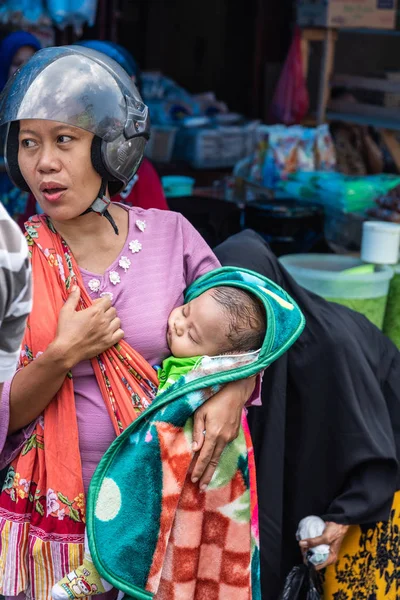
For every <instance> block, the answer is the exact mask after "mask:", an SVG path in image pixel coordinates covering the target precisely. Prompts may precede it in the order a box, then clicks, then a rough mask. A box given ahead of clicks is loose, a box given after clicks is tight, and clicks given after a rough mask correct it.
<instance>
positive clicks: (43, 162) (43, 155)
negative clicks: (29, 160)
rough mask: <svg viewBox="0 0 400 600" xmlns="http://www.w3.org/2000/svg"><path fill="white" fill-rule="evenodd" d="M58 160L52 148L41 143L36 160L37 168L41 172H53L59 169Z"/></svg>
mask: <svg viewBox="0 0 400 600" xmlns="http://www.w3.org/2000/svg"><path fill="white" fill-rule="evenodd" d="M60 168H61V167H60V161H59V160H58V158H57V157H56V155H55V152H54V148H52V147H51V146H50V145H43V147H42V149H41V152H40V156H39V162H38V170H39V171H41V172H42V173H54V172H58V171H59V170H60Z"/></svg>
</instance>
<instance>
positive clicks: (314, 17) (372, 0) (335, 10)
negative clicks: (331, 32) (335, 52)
mask: <svg viewBox="0 0 400 600" xmlns="http://www.w3.org/2000/svg"><path fill="white" fill-rule="evenodd" d="M396 10H397V0H325V1H324V0H298V3H297V23H298V24H299V25H300V26H301V27H336V28H338V29H340V28H346V27H361V28H364V27H365V28H369V29H395V27H396Z"/></svg>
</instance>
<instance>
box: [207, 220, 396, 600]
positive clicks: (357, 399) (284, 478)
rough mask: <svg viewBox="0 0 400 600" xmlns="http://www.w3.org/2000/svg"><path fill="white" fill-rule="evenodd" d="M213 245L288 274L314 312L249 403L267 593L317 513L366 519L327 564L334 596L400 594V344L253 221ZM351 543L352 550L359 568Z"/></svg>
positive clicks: (242, 262) (273, 591) (230, 256)
mask: <svg viewBox="0 0 400 600" xmlns="http://www.w3.org/2000/svg"><path fill="white" fill-rule="evenodd" d="M214 251H215V254H216V255H217V257H218V258H219V260H220V261H221V263H222V265H232V266H240V267H245V268H249V269H253V270H255V271H258V272H259V273H261V274H262V275H264V276H266V277H269V278H270V279H272V281H274V282H276V283H278V284H279V285H280V286H282V287H283V288H284V289H285V290H286V291H287V292H288V293H289V294H290V295H291V296H292V297H293V298H294V299H295V300H296V302H297V303H298V305H299V306H300V308H301V310H302V311H303V313H304V316H305V318H306V327H305V330H304V332H303V334H302V335H301V336H300V338H299V339H298V340H297V342H296V343H295V344H294V345H293V346H292V348H291V349H290V350H289V351H288V352H287V353H285V354H284V355H283V356H282V357H281V358H280V359H279V360H278V361H276V362H275V363H274V364H273V365H271V367H269V368H268V369H267V370H266V371H265V373H264V379H263V385H262V407H251V408H249V416H248V418H249V425H250V429H251V433H252V438H253V443H254V449H255V457H256V465H257V483H258V495H259V519H260V548H261V580H262V590H263V600H276V599H277V598H278V596H279V592H280V591H281V589H282V587H283V583H284V580H285V577H286V576H287V574H288V573H289V571H290V570H291V569H292V567H293V566H295V565H297V564H299V563H301V561H302V555H301V552H300V549H299V546H298V543H297V541H296V537H295V534H296V530H297V527H298V524H299V521H300V520H301V519H302V518H304V517H307V516H309V515H317V516H320V517H322V518H323V519H324V520H325V521H327V522H332V523H337V524H339V525H346V526H348V525H354V526H359V527H360V528H359V527H357V528H354V527H350V529H349V533H348V535H347V536H346V537H345V540H344V543H343V545H342V550H341V552H340V555H339V561H338V562H337V563H336V570H335V567H329V568H328V569H327V570H326V572H325V594H324V597H325V598H334V599H335V600H336V599H338V598H340V599H342V598H343V599H349V600H350V599H351V598H354V597H357V598H358V600H362V599H363V598H365V599H366V600H367V599H369V598H372V597H373V598H374V600H379V599H380V598H385V599H386V598H397V596H396V595H395V593H396V592H395V589H396V587H395V586H396V585H397V584H396V582H395V580H396V577H392V575H393V573H396V572H397V573H398V575H399V577H400V562H399V561H400V543H399V535H398V534H397V537H396V534H395V531H396V526H399V525H400V494H396V495H395V496H394V494H395V492H396V491H397V490H400V478H399V469H398V458H399V457H400V353H399V351H398V350H397V348H396V347H395V346H394V345H393V344H392V342H391V341H390V340H389V339H388V338H387V337H385V336H384V335H383V334H382V333H381V332H380V331H379V330H378V329H377V328H376V327H375V326H374V325H372V324H371V323H370V322H369V321H368V320H367V319H366V318H365V317H364V316H363V315H361V314H358V313H355V312H353V311H351V310H350V309H348V308H346V307H344V306H340V305H338V304H334V303H330V302H327V301H325V300H324V299H322V298H320V297H319V296H317V295H315V294H313V293H311V292H309V291H307V290H305V289H304V288H302V287H300V286H299V285H298V284H297V283H296V282H295V281H294V279H293V278H292V277H291V276H290V275H289V274H288V273H287V271H286V270H285V269H284V268H283V267H282V265H281V264H280V262H279V261H278V259H277V258H276V256H275V255H274V254H273V253H272V252H271V250H270V248H269V246H268V245H267V244H266V243H265V242H264V240H263V239H262V238H261V237H260V236H259V235H258V234H256V233H255V232H254V231H251V230H245V231H243V232H241V233H239V234H236V235H235V236H232V237H231V238H229V239H228V240H226V241H225V242H224V243H222V244H221V245H219V246H217V247H216V248H215V249H214ZM388 520H389V521H388ZM385 522H388V524H386V525H385ZM399 529H400V528H399ZM399 529H397V531H399ZM384 534H385V535H384ZM374 536H375V538H376V539H375V538H374ZM348 539H349V540H351V544H350V545H349V543H350V542H349V543H348V542H347V540H348ZM373 539H375V541H374V542H373V543H372V540H373ZM379 540H380V541H379ZM396 540H397V541H396ZM369 542H371V543H369ZM379 544H380V546H379ZM389 545H390V548H389ZM372 546H374V547H375V553H377V552H378V551H379V553H380V556H381V558H380V559H378V557H377V556H372V555H369V556H368V557H367V558H368V559H369V563H368V565H369V567H368V568H369V569H373V570H374V571H375V575H374V577H372V578H371V577H369V579H368V577H367V575H366V569H360V568H359V567H360V566H361V565H360V561H361V560H366V558H365V551H366V550H365V549H367V554H368V552H370V553H371V548H372ZM396 547H397V551H396V550H394V551H393V548H394V549H395V548H396ZM344 551H345V552H346V553H349V552H352V553H353V556H352V557H350V559H348V563H349V564H351V565H352V567H351V570H349V569H347V566H348V565H346V560H343V552H344ZM396 556H397V559H396ZM382 557H384V563H385V566H384V567H382V564H383V563H382ZM379 560H380V563H379ZM396 560H397V564H396ZM346 569H347V570H346ZM396 569H397V570H396ZM362 571H363V572H362ZM386 572H387V573H389V574H390V576H391V578H392V579H393V581H392V583H390V582H389V584H390V585H389V584H388V582H387V581H386V582H385V576H386V575H385V573H386ZM363 577H364V579H362V578H363ZM367 579H368V581H367ZM386 579H387V578H386ZM356 589H357V594H358V595H356V592H355V590H356ZM360 590H361V591H360ZM386 593H387V595H386Z"/></svg>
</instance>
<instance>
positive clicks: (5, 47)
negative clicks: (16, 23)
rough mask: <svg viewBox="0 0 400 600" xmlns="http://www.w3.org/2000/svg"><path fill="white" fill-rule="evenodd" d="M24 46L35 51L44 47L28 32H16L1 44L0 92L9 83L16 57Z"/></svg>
mask: <svg viewBox="0 0 400 600" xmlns="http://www.w3.org/2000/svg"><path fill="white" fill-rule="evenodd" d="M23 46H30V47H31V48H33V49H34V50H35V51H37V50H40V48H41V47H42V46H41V44H40V42H39V40H38V39H37V38H36V37H35V36H34V35H32V34H31V33H28V32H27V31H14V32H13V33H10V35H8V36H7V37H5V38H4V40H3V41H2V42H1V44H0V92H1V91H2V90H3V88H4V86H5V85H6V83H7V79H8V73H9V71H10V67H11V63H12V61H13V58H14V56H15V55H16V53H17V52H18V50H19V49H20V48H22V47H23Z"/></svg>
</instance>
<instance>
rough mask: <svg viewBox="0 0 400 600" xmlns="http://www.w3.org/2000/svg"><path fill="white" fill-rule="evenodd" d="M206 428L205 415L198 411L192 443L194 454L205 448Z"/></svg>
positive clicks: (195, 416) (195, 417) (194, 422)
mask: <svg viewBox="0 0 400 600" xmlns="http://www.w3.org/2000/svg"><path fill="white" fill-rule="evenodd" d="M205 428H206V421H205V415H204V414H203V412H202V411H201V410H197V411H196V412H195V413H194V421H193V442H192V450H193V452H199V451H200V450H201V448H202V447H203V442H204V432H205Z"/></svg>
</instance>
